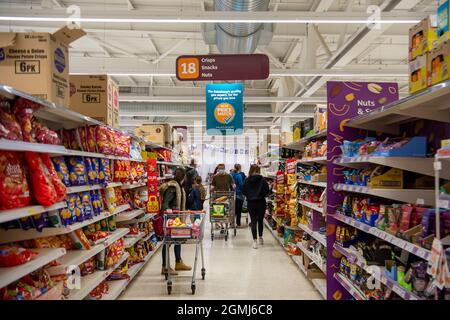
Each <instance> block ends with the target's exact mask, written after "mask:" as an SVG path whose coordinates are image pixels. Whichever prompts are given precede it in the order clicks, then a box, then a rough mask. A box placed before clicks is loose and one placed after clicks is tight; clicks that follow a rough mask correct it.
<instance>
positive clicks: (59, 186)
mask: <svg viewBox="0 0 450 320" xmlns="http://www.w3.org/2000/svg"><path fill="white" fill-rule="evenodd" d="M41 159H42V162H43V163H44V165H45V167H46V168H47V170H48V172H49V174H50V179H51V181H52V183H53V186H54V187H55V190H56V201H61V200H62V199H64V196H65V195H66V191H67V189H66V186H65V185H64V184H63V183H62V181H61V180H60V179H59V177H58V174H57V173H56V170H55V168H54V167H53V163H52V161H51V160H50V157H49V156H48V154H46V153H41Z"/></svg>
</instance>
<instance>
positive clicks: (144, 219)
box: [119, 213, 156, 224]
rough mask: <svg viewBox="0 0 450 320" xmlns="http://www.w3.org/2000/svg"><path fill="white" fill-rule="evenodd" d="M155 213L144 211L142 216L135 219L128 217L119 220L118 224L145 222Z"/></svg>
mask: <svg viewBox="0 0 450 320" xmlns="http://www.w3.org/2000/svg"><path fill="white" fill-rule="evenodd" d="M155 215H156V213H146V214H145V215H144V216H142V217H140V218H135V219H130V220H126V221H121V222H119V224H123V223H125V224H135V223H139V222H145V221H148V220H150V219H152V218H153V217H154V216H155Z"/></svg>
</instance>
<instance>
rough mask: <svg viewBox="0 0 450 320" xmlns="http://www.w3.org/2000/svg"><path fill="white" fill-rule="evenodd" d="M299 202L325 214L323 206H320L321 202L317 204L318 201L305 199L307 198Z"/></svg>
mask: <svg viewBox="0 0 450 320" xmlns="http://www.w3.org/2000/svg"><path fill="white" fill-rule="evenodd" d="M298 203H300V204H301V205H303V206H305V207H308V208H310V209H313V210H315V211H317V212H320V213H322V214H323V208H322V207H319V204H317V203H313V202H310V201H305V200H298Z"/></svg>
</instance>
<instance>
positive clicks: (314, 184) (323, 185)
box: [298, 180, 327, 188]
mask: <svg viewBox="0 0 450 320" xmlns="http://www.w3.org/2000/svg"><path fill="white" fill-rule="evenodd" d="M298 183H301V184H307V185H310V186H315V187H321V188H326V187H327V183H326V182H315V181H305V180H298Z"/></svg>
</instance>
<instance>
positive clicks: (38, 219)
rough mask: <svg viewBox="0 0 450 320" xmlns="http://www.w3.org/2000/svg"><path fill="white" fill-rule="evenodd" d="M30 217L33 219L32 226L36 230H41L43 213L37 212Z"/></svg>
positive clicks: (43, 223)
mask: <svg viewBox="0 0 450 320" xmlns="http://www.w3.org/2000/svg"><path fill="white" fill-rule="evenodd" d="M31 218H32V220H33V225H34V228H35V229H36V230H37V231H39V232H41V231H42V229H44V227H45V218H44V215H43V214H42V213H38V214H35V215H33V216H32V217H31Z"/></svg>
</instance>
